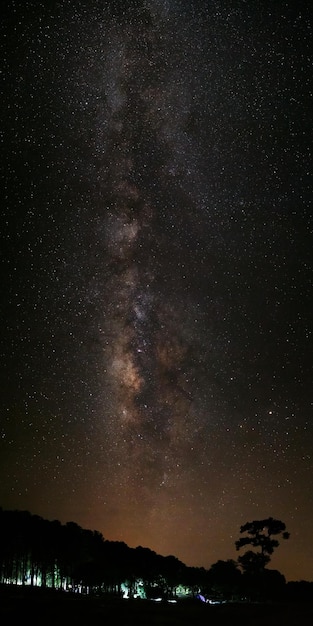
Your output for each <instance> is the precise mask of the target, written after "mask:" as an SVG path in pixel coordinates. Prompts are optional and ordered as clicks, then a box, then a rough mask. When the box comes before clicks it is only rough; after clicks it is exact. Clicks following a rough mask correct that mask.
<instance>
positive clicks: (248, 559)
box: [235, 517, 290, 573]
mask: <svg viewBox="0 0 313 626" xmlns="http://www.w3.org/2000/svg"><path fill="white" fill-rule="evenodd" d="M240 533H247V536H246V537H240V539H238V540H237V541H236V542H235V546H236V550H240V548H243V547H244V546H252V547H253V548H260V551H257V552H253V551H252V550H248V551H247V552H245V554H243V555H242V556H239V557H238V563H240V565H241V567H242V569H243V570H244V571H245V572H250V573H260V572H262V571H264V568H265V566H266V565H267V564H268V563H269V562H270V560H271V558H270V555H272V554H273V552H274V549H275V548H277V547H278V546H279V541H278V540H277V539H274V538H273V537H276V536H277V535H281V537H282V539H289V536H290V534H289V533H288V532H287V531H286V525H285V524H284V522H281V521H280V520H277V519H273V517H268V518H267V519H263V520H254V521H253V522H247V523H246V524H244V525H243V526H241V527H240Z"/></svg>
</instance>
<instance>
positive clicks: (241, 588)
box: [0, 508, 313, 601]
mask: <svg viewBox="0 0 313 626" xmlns="http://www.w3.org/2000/svg"><path fill="white" fill-rule="evenodd" d="M240 532H241V533H243V534H244V533H245V536H243V537H241V538H240V539H239V540H238V541H237V542H236V544H235V545H236V548H237V550H241V549H242V548H243V547H245V546H249V547H250V546H251V547H252V548H254V549H255V551H253V550H248V552H246V553H245V554H244V555H242V556H241V557H239V558H238V560H237V561H234V560H232V559H229V560H227V561H222V560H219V561H217V563H214V564H213V565H212V566H211V567H210V569H205V568H203V567H189V566H186V565H185V564H184V563H182V562H181V561H180V560H179V559H178V558H176V557H175V556H172V555H170V556H162V555H159V554H157V553H156V552H154V551H153V550H150V549H149V548H144V547H141V546H139V547H137V548H130V547H129V546H127V544H125V543H124V542H119V541H108V540H105V539H104V537H103V536H102V534H101V533H100V532H98V531H96V530H93V531H92V530H86V529H83V528H81V527H80V526H79V525H78V524H76V523H75V522H68V523H66V524H61V522H59V521H58V520H54V521H49V520H46V519H43V518H42V517H40V516H38V515H33V514H31V513H30V512H28V511H16V510H15V511H12V510H3V509H1V508H0V583H2V584H13V585H30V586H33V587H46V588H52V589H62V590H66V591H71V592H83V593H94V594H100V593H101V594H114V595H117V596H120V597H123V596H124V597H142V598H151V599H153V598H156V597H161V598H163V599H166V598H175V597H183V596H184V595H185V596H186V595H189V596H191V597H198V598H201V599H202V600H208V599H209V600H211V601H239V600H241V601H242V600H248V601H249V600H264V599H266V600H276V599H283V598H284V597H288V598H289V599H290V598H291V596H292V597H294V598H295V599H297V597H299V598H300V597H301V600H303V599H304V598H305V597H306V596H307V595H310V597H312V591H313V583H308V582H305V583H304V582H302V584H300V583H286V581H285V578H284V576H283V575H282V574H280V572H278V571H276V570H269V569H266V565H267V564H268V563H269V561H270V555H271V554H272V553H273V551H274V549H275V548H276V547H278V545H279V542H278V540H277V536H281V537H282V538H283V539H287V538H288V537H289V534H288V533H287V532H286V530H285V525H284V524H283V522H280V520H274V519H273V518H268V519H267V520H259V521H255V522H248V523H247V524H245V525H244V526H242V527H241V529H240ZM299 585H300V586H299ZM290 594H291V595H290Z"/></svg>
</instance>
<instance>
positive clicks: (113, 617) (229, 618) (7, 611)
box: [0, 587, 313, 626]
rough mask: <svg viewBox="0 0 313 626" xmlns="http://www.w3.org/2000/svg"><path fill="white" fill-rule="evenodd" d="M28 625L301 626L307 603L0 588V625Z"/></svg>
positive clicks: (312, 613)
mask: <svg viewBox="0 0 313 626" xmlns="http://www.w3.org/2000/svg"><path fill="white" fill-rule="evenodd" d="M19 621H20V622H24V623H25V622H27V623H31V624H32V626H37V625H38V626H39V624H40V626H42V624H44V625H45V626H65V625H66V626H69V625H70V626H71V625H73V626H97V625H98V624H99V625H100V624H101V625H103V626H109V625H111V624H113V625H114V626H115V625H118V626H187V625H188V626H190V624H192V626H232V625H233V624H239V625H241V626H264V624H266V626H306V624H308V625H309V624H310V625H311V624H312V623H313V606H312V605H311V604H306V605H300V604H297V605H296V604H290V605H289V604H285V605H282V604H267V605H262V604H224V605H214V606H209V605H205V604H202V603H200V602H198V601H189V600H183V601H181V602H178V603H177V604H168V603H165V602H160V603H155V602H150V601H145V600H133V601H129V600H116V599H114V598H92V597H82V596H73V595H69V594H66V593H62V592H53V591H44V590H42V589H33V590H32V589H30V588H27V589H22V588H14V587H2V588H1V589H0V623H1V624H3V625H5V624H12V623H13V624H18V623H19Z"/></svg>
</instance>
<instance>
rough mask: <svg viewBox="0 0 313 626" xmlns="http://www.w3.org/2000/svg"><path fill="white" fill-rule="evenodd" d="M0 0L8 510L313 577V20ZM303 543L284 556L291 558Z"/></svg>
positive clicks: (186, 557)
mask: <svg viewBox="0 0 313 626" xmlns="http://www.w3.org/2000/svg"><path fill="white" fill-rule="evenodd" d="M278 4H279V6H276V5H275V6H272V5H271V6H265V5H264V4H263V3H262V6H261V5H260V3H259V2H254V1H251V2H249V3H247V2H245V1H244V0H238V2H225V3H221V2H219V1H218V0H215V1H213V0H212V2H202V1H200V0H199V1H197V0H192V1H189V2H187V1H186V2H184V1H183V0H182V1H180V0H163V1H161V0H150V1H149V0H146V1H142V2H140V1H138V2H137V1H136V2H131V3H128V2H104V1H103V2H102V1H100V0H91V1H90V2H87V1H86V2H84V1H83V0H80V1H78V2H71V1H69V2H62V1H60V2H54V3H53V2H52V3H49V6H48V3H44V2H43V3H40V2H39V3H37V2H34V1H29V2H28V1H26V2H23V3H22V2H11V1H9V0H7V1H6V2H5V9H4V20H3V24H2V35H1V49H2V52H3V55H2V56H3V59H4V76H5V81H4V91H3V100H2V103H3V124H2V126H3V129H4V141H3V144H2V145H3V152H2V159H1V162H2V174H3V179H4V203H3V206H4V208H3V211H2V216H1V238H2V244H3V245H2V247H1V250H2V257H1V261H2V266H1V267H2V274H1V278H2V305H3V306H2V308H3V320H4V321H3V326H2V330H3V333H2V341H1V376H2V389H3V398H2V417H1V424H0V425H1V440H0V445H1V455H0V463H1V472H2V476H3V480H2V484H1V491H0V506H3V507H5V508H21V509H27V510H30V511H31V512H32V513H38V514H39V515H42V516H43V517H48V518H49V519H55V518H58V519H60V520H61V521H69V520H73V521H76V522H77V523H79V524H81V525H82V526H84V527H88V528H94V529H97V530H99V531H100V532H102V533H103V535H104V536H105V537H106V538H108V539H117V540H123V541H125V542H126V543H128V544H129V545H131V546H136V545H140V544H141V545H145V546H148V547H150V548H152V549H154V550H156V551H157V552H161V553H162V554H169V553H172V554H175V555H176V556H177V557H178V558H180V559H181V560H182V561H184V562H186V563H187V564H191V565H203V566H210V565H211V564H212V562H214V561H216V560H217V559H219V558H221V559H223V558H236V556H237V555H236V551H235V545H234V542H235V540H236V539H237V538H238V532H239V528H240V525H242V524H244V523H245V522H246V521H249V520H250V519H258V518H260V519H264V518H267V517H269V516H273V517H275V518H278V519H282V520H283V521H284V522H285V523H286V526H287V529H288V531H290V533H291V538H290V540H289V541H288V542H286V545H284V546H282V547H281V548H280V551H281V556H280V557H279V558H280V560H279V558H278V557H277V561H274V566H275V567H278V568H279V569H281V571H282V572H283V573H284V574H285V575H286V576H288V577H289V578H290V577H303V578H305V577H307V578H310V577H311V578H312V575H313V573H312V569H311V561H312V559H310V554H309V553H308V545H307V539H308V537H310V533H311V522H312V515H313V512H312V495H311V491H310V488H309V485H310V479H311V475H312V445H313V442H312V424H311V414H312V402H313V400H312V391H311V382H312V359H311V354H312V321H311V311H312V252H311V250H312V216H311V208H310V203H311V197H312V193H311V192H312V179H311V168H310V167H309V163H310V162H311V136H312V132H311V131H312V123H311V122H312V119H311V113H310V111H311V104H312V103H311V98H312V61H311V56H310V54H309V49H310V45H309V44H310V41H311V22H310V15H309V7H308V3H301V2H300V3H299V2H298V3H297V4H296V3H293V2H285V3H278ZM287 544H288V545H287Z"/></svg>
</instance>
